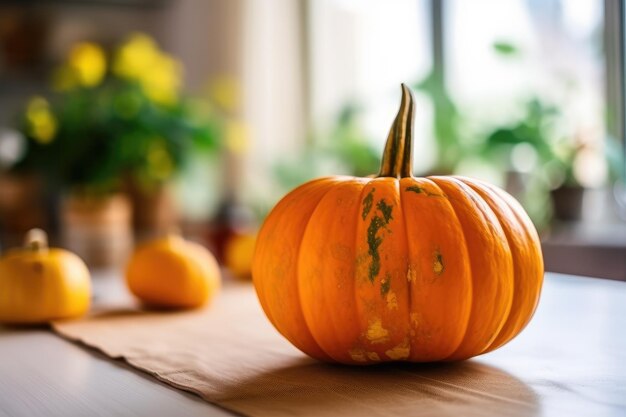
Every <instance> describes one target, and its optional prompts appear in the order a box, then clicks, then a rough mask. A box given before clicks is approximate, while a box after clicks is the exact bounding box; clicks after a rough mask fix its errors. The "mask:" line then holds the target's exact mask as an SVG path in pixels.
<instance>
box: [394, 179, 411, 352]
mask: <svg viewBox="0 0 626 417" xmlns="http://www.w3.org/2000/svg"><path fill="white" fill-rule="evenodd" d="M395 181H396V190H397V192H398V201H399V202H400V211H401V212H402V222H403V230H404V236H405V244H406V250H405V253H406V261H407V265H406V269H407V272H406V275H407V276H408V274H409V267H410V248H409V230H408V228H407V218H406V210H405V203H404V201H402V194H403V193H402V190H401V186H400V184H401V180H400V179H396V180H395ZM404 282H405V285H406V286H407V289H406V292H407V302H408V306H407V307H408V310H407V313H408V314H407V317H406V320H407V323H409V326H408V327H407V334H406V337H407V339H408V340H409V354H408V356H407V358H411V349H412V348H413V337H412V336H411V312H412V311H413V296H412V295H411V293H412V292H413V291H412V290H413V288H412V286H413V285H412V284H413V281H411V280H409V279H407V280H405V281H404Z"/></svg>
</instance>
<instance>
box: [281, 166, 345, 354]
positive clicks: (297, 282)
mask: <svg viewBox="0 0 626 417" xmlns="http://www.w3.org/2000/svg"><path fill="white" fill-rule="evenodd" d="M341 180H343V177H342V178H341ZM341 180H340V181H341ZM338 182H339V181H337V182H335V183H334V184H332V186H334V185H336V184H337V183H338ZM325 185H326V188H327V189H326V190H325V191H324V192H323V193H322V195H321V196H320V198H319V200H317V202H316V203H315V207H314V208H313V211H311V213H310V214H309V216H308V217H307V219H306V220H305V223H304V227H303V228H302V230H303V232H302V234H301V235H300V238H299V239H298V248H297V249H296V261H295V267H294V270H295V274H296V275H295V277H293V278H292V280H293V281H294V282H295V284H294V285H295V286H296V294H298V297H297V303H298V305H297V306H292V307H293V311H294V313H295V312H298V313H299V315H300V316H301V318H302V323H303V324H304V326H302V329H303V330H304V331H305V333H306V335H307V338H308V339H310V342H311V343H313V347H314V348H315V349H316V350H318V351H319V352H321V353H322V354H323V355H325V356H326V357H327V358H329V359H332V356H331V355H329V354H328V352H326V351H325V350H324V349H322V347H321V346H320V344H319V342H318V341H317V339H316V338H315V336H313V333H312V332H311V329H310V327H309V325H308V323H307V322H306V318H305V317H304V312H303V311H302V301H301V295H300V279H299V276H298V275H299V264H300V256H301V252H302V239H303V237H304V235H305V233H306V230H307V228H308V227H309V224H310V223H311V217H312V216H313V214H314V213H315V211H316V210H317V209H318V207H319V205H320V203H321V202H322V200H324V197H326V196H327V195H328V193H329V192H330V191H331V190H332V188H331V184H325ZM292 301H293V300H292Z"/></svg>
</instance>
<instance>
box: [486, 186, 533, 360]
mask: <svg viewBox="0 0 626 417" xmlns="http://www.w3.org/2000/svg"><path fill="white" fill-rule="evenodd" d="M475 182H476V183H477V184H480V185H481V186H483V187H484V188H486V189H488V190H489V191H491V192H492V194H494V195H495V196H497V197H498V198H499V199H500V200H501V201H502V203H503V204H504V205H505V206H506V207H508V209H509V211H510V213H509V215H512V216H513V218H514V219H515V220H516V222H517V224H518V225H519V227H520V229H521V230H522V232H523V234H524V237H525V240H526V242H525V243H526V244H525V245H524V246H525V248H526V250H527V251H528V253H527V257H528V258H529V259H531V260H534V261H535V262H536V261H537V260H538V263H532V262H523V261H522V262H521V264H522V265H520V267H524V269H523V271H524V272H526V271H527V268H528V267H531V268H532V267H533V266H536V267H537V268H536V270H535V271H533V273H528V274H526V275H527V276H526V279H524V280H523V282H521V283H520V284H528V285H527V286H522V288H524V289H523V290H522V289H521V288H520V289H518V288H516V289H515V294H516V295H518V296H519V295H522V294H526V296H525V297H524V301H526V303H527V304H526V308H525V309H524V310H526V311H525V313H526V314H525V317H523V314H522V313H520V314H518V317H519V319H518V320H517V322H516V323H514V330H513V331H511V332H510V333H509V334H508V335H506V336H502V337H501V338H496V340H494V342H493V343H492V344H491V346H489V347H488V348H487V350H486V351H485V352H490V351H492V350H495V349H497V348H499V347H501V346H503V345H504V344H506V343H508V342H509V341H511V340H512V339H513V338H514V337H515V336H517V335H518V334H519V333H520V332H521V331H522V330H524V328H525V327H526V326H527V325H528V323H529V322H530V320H531V318H532V316H533V315H534V313H535V311H536V309H537V304H538V302H539V296H540V293H541V285H542V283H543V257H542V255H541V250H540V242H539V237H538V235H537V234H536V230H535V229H534V227H532V224H530V225H529V222H528V221H527V220H526V218H525V217H524V216H522V215H521V213H520V210H522V209H521V206H519V205H518V203H517V202H516V201H515V200H513V198H512V197H511V196H510V195H508V194H507V193H505V192H503V191H501V190H499V189H497V188H495V187H492V186H490V185H489V184H487V183H484V182H481V181H475ZM537 278H538V279H537ZM533 282H535V285H530V284H532V283H533ZM517 308H518V310H519V309H520V307H519V306H518V307H517Z"/></svg>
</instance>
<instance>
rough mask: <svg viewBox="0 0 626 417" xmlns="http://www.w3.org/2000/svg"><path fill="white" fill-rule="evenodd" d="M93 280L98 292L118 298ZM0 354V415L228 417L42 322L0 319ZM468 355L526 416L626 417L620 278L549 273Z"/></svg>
mask: <svg viewBox="0 0 626 417" xmlns="http://www.w3.org/2000/svg"><path fill="white" fill-rule="evenodd" d="M94 283H95V286H94V287H95V288H94V292H95V294H96V300H97V299H98V297H100V298H102V297H120V296H125V295H124V294H123V287H122V285H121V283H120V282H119V280H118V279H117V278H115V277H111V276H109V277H95V278H94ZM0 358H2V359H0V416H28V417H37V416H86V415H90V416H91V415H93V416H143V415H150V416H160V415H164V416H166V415H176V416H200V415H202V416H225V415H232V414H231V413H230V412H228V411H226V410H223V409H220V408H219V407H217V406H214V405H211V404H209V403H206V402H204V401H202V400H200V399H199V398H198V397H196V396H194V395H191V394H188V393H185V392H183V391H179V390H177V389H174V388H171V387H169V386H167V385H165V384H162V383H160V382H158V381H156V380H155V379H154V378H152V377H149V376H147V375H145V374H143V373H141V372H138V371H136V370H134V369H132V368H131V367H130V366H129V365H127V364H125V363H124V362H122V361H118V360H111V359H109V358H107V357H105V356H104V355H102V354H100V353H98V352H97V351H95V350H93V349H89V348H85V347H84V346H80V345H76V344H73V343H71V342H68V341H66V340H64V339H62V338H60V337H58V336H57V335H55V334H53V333H52V332H51V331H50V330H48V329H46V328H28V329H18V328H8V327H4V328H3V327H0ZM472 361H475V362H477V363H480V364H486V365H489V366H491V367H493V368H496V369H498V370H500V371H502V373H503V374H507V375H510V376H511V378H512V379H515V381H517V382H518V383H520V390H523V391H524V392H525V393H528V392H530V393H532V394H533V395H532V397H533V398H534V401H536V407H533V408H532V410H533V411H532V415H541V416H552V415H555V416H557V415H567V416H577V415H580V416H594V417H600V416H626V283H623V282H614V281H607V280H601V279H595V278H581V277H574V276H569V275H557V274H547V275H546V282H545V286H544V290H543V294H542V299H541V302H540V305H539V308H538V310H537V313H536V315H535V317H534V319H533V321H532V322H531V324H530V325H529V326H528V328H527V329H526V330H525V331H524V332H523V333H522V334H521V335H520V336H519V337H518V338H516V339H515V340H514V341H512V342H511V343H509V344H508V345H506V346H504V347H503V348H501V349H499V350H497V351H495V352H492V353H489V354H487V355H484V356H481V357H479V358H475V359H472Z"/></svg>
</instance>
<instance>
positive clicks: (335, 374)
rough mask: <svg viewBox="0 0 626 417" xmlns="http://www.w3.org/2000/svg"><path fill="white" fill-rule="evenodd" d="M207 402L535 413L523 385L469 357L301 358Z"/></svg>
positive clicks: (239, 406) (267, 407)
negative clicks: (359, 361) (350, 361)
mask: <svg viewBox="0 0 626 417" xmlns="http://www.w3.org/2000/svg"><path fill="white" fill-rule="evenodd" d="M211 397H212V398H211V401H216V402H217V403H219V404H221V405H223V406H225V407H227V408H230V409H233V410H235V411H238V412H242V413H244V414H246V413H255V414H256V415H258V414H259V411H260V410H262V413H261V414H262V415H296V414H297V415H311V416H318V415H329V414H330V415H346V416H351V415H355V416H357V415H358V416H377V415H420V416H421V415H424V416H426V415H428V416H430V415H480V416H490V415H494V416H503V415H518V414H519V415H525V416H535V415H539V414H540V406H539V402H538V397H537V395H536V394H535V392H534V391H533V390H532V389H531V388H530V387H529V386H528V385H527V384H525V383H524V382H522V381H520V380H519V379H517V378H515V377H514V376H512V375H510V374H508V373H506V372H504V371H502V370H500V369H498V368H496V367H493V366H489V365H485V364H482V363H480V362H476V361H465V362H459V363H440V364H411V363H391V364H381V365H377V366H370V367H353V366H343V365H329V364H324V363H319V362H316V361H313V360H311V359H308V358H302V359H299V360H293V361H292V363H291V364H289V365H287V366H284V367H281V368H278V369H275V370H273V371H269V372H264V373H260V374H258V375H255V376H254V377H252V378H249V379H245V380H241V381H238V382H237V383H234V384H231V385H230V386H228V387H225V388H224V389H223V390H221V392H220V393H219V394H218V395H217V397H215V396H214V395H211Z"/></svg>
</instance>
